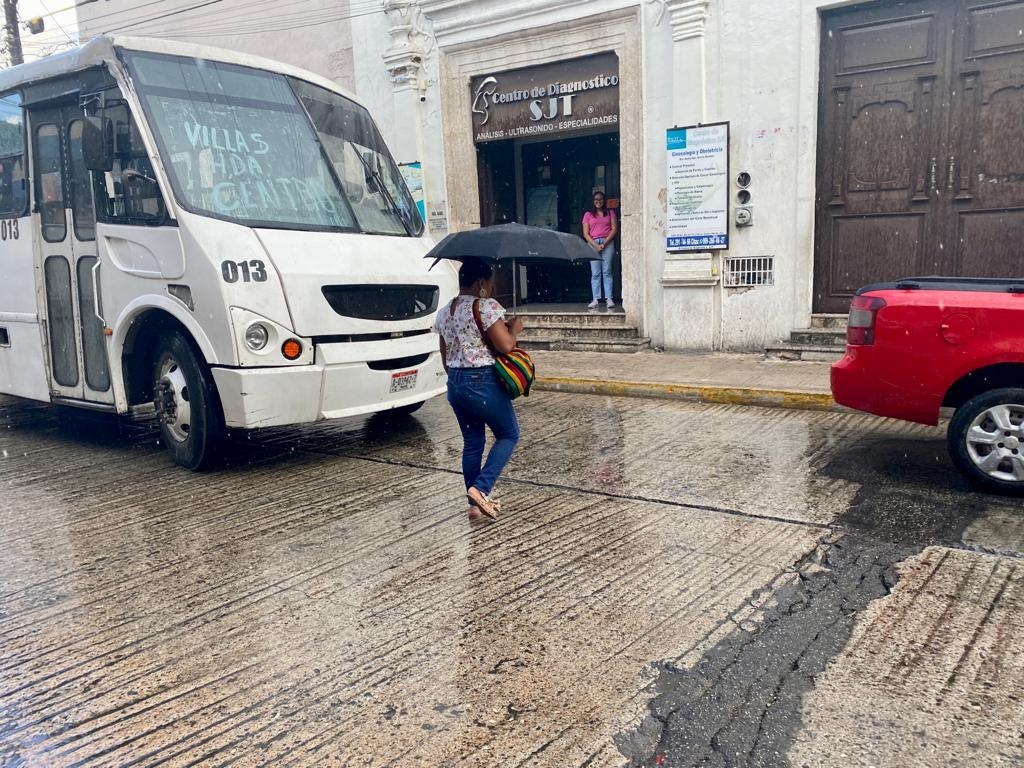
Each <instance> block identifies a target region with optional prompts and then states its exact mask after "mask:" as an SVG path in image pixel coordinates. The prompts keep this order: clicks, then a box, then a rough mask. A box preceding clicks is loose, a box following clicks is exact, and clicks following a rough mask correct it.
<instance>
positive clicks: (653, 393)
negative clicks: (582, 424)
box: [533, 376, 842, 411]
mask: <svg viewBox="0 0 1024 768" xmlns="http://www.w3.org/2000/svg"><path fill="white" fill-rule="evenodd" d="M533 387H534V389H538V390H542V391H549V392H576V393H579V394H587V395H616V396H620V397H660V398H669V399H675V400H690V401H693V402H701V403H725V404H729V405H759V406H766V407H770V408H795V409H799V410H807V411H831V410H836V409H840V408H841V407H842V406H839V405H837V404H836V401H835V400H833V399H832V395H830V394H828V393H827V392H795V391H792V390H786V389H761V388H758V387H726V386H719V385H703V384H658V383H653V382H635V381H605V380H602V379H582V378H579V379H577V378H568V377H560V376H544V377H543V378H541V377H538V378H537V380H536V381H535V382H534V385H533Z"/></svg>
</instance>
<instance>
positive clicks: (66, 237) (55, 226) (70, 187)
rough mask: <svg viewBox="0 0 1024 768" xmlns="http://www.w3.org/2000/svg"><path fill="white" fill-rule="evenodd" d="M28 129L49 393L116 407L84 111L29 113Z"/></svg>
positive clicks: (40, 110)
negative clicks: (101, 306)
mask: <svg viewBox="0 0 1024 768" xmlns="http://www.w3.org/2000/svg"><path fill="white" fill-rule="evenodd" d="M29 126H30V131H31V136H32V142H33V164H34V170H33V178H34V180H35V207H34V208H33V213H34V214H35V218H36V221H37V226H38V228H39V229H38V232H39V242H40V244H41V248H40V251H41V253H40V256H41V266H42V270H41V271H42V275H43V287H44V297H45V301H46V314H45V317H46V332H47V343H48V345H49V356H50V361H49V362H50V388H51V392H52V393H53V394H54V395H55V396H57V397H66V398H71V399H76V400H87V401H91V402H97V403H113V401H114V396H113V392H112V390H111V387H110V368H109V365H108V363H107V349H106V339H105V337H104V335H103V321H102V319H101V318H100V315H99V305H98V301H97V297H96V282H95V280H96V273H97V270H98V261H97V257H96V212H95V208H94V205H93V195H92V186H91V184H90V179H89V174H88V172H87V171H86V169H85V164H84V161H83V156H82V128H83V113H82V110H81V108H80V107H79V106H78V105H77V103H73V104H65V105H61V106H51V107H45V108H38V109H30V110H29Z"/></svg>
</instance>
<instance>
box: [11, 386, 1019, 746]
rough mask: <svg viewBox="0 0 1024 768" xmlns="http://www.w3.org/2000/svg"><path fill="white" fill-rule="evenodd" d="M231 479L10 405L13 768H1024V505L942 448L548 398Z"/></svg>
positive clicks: (273, 448) (318, 445) (797, 420)
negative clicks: (486, 423) (486, 485)
mask: <svg viewBox="0 0 1024 768" xmlns="http://www.w3.org/2000/svg"><path fill="white" fill-rule="evenodd" d="M518 412H519V414H520V420H521V425H522V430H523V440H522V442H521V444H520V447H519V449H518V450H517V453H516V455H515V456H514V458H513V461H512V463H511V465H510V467H509V469H508V471H507V473H506V478H505V479H504V480H503V482H502V483H501V485H500V486H499V489H498V492H499V493H498V495H500V496H501V497H502V498H503V500H504V501H505V507H506V510H508V511H507V512H506V515H505V516H504V518H503V519H502V520H501V521H500V522H498V523H487V522H482V523H473V524H471V523H469V522H468V521H466V520H465V518H464V505H463V504H462V503H461V481H460V477H459V475H458V473H457V468H458V465H459V451H460V446H461V442H460V439H459V436H458V430H457V427H456V425H455V424H454V421H453V419H452V417H451V415H450V413H449V411H448V409H447V406H446V404H445V403H444V402H443V401H440V400H435V401H433V402H432V403H429V404H428V405H427V406H426V407H425V408H424V409H423V410H421V411H420V412H419V413H417V414H416V415H415V416H414V417H413V418H411V419H408V420H406V421H399V422H395V421H392V420H388V419H382V418H378V417H374V418H367V419H352V420H345V421H342V422H340V423H334V424H322V425H314V426H310V427H305V428H290V429H275V430H267V431H264V432H260V433H255V434H251V435H247V436H243V437H241V438H240V439H238V440H236V441H234V443H233V444H232V446H231V450H230V454H229V463H228V466H227V467H226V468H225V469H223V470H221V471H218V472H214V473H208V474H191V473H188V472H184V471H181V470H178V469H176V468H174V467H173V466H171V465H170V463H169V460H168V459H167V458H166V457H165V455H164V453H163V451H162V450H161V449H160V447H159V446H158V445H156V443H155V440H154V435H153V433H152V432H151V431H149V430H147V429H146V428H144V427H137V426H127V425H117V424H112V423H110V422H108V421H106V420H102V419H99V420H96V419H85V420H82V419H77V418H76V419H63V418H60V417H59V412H58V411H57V410H55V409H52V408H46V407H41V406H36V405H34V404H31V403H26V402H23V401H14V400H10V399H7V400H4V399H0V487H2V489H3V490H2V492H0V520H2V528H0V536H2V550H0V552H2V553H3V554H2V555H0V667H2V670H3V675H2V678H0V765H4V766H72V765H116V766H129V765H131V766H155V765H169V766H184V765H202V766H207V765H209V766H221V765H236V766H251V765H274V766H314V765H316V766H319V765H330V766H334V765H353V766H356V765H359V766H363V765H373V766H384V765H401V766H442V765H444V766H448V765H452V766H454V765H479V766H517V765H522V766H531V765H538V766H548V765H550V766H570V765H578V766H613V765H634V766H638V765H644V766H646V765H670V766H673V765H679V766H684V765H723V766H725V765H758V766H774V765H786V764H790V765H794V766H803V765H807V766H811V765H813V766H833V765H865V766H867V765H876V766H903V765H915V766H917V765H921V766H928V765H936V766H938V765H964V766H978V765H1016V764H1019V763H1020V762H1021V760H1022V759H1024V746H1022V729H1024V708H1022V707H1024V705H1022V702H1024V653H1021V651H1022V649H1021V647H1020V646H1021V644H1022V643H1024V632H1022V631H1021V630H1022V628H1024V627H1022V623H1024V619H1022V616H1024V612H1022V611H1021V607H1022V603H1024V583H1022V574H1021V572H1020V568H1019V566H1020V565H1021V555H1020V553H1021V552H1022V551H1024V515H1022V509H1021V507H1022V504H1021V501H1020V500H1010V499H1001V498H998V497H992V496H985V495H980V494H976V493H973V492H971V491H970V490H969V489H968V488H967V487H966V485H965V484H964V483H963V481H962V480H961V479H960V477H959V476H958V475H957V474H956V472H955V471H954V470H953V468H952V467H951V465H950V464H949V461H948V459H947V458H946V455H945V450H944V446H943V440H942V433H941V431H940V430H937V429H931V428H926V427H918V426H914V425H906V424H900V423H896V422H889V421H883V420H879V419H874V418H872V417H868V416H861V415H855V414H840V413H814V412H801V411H781V410H769V409H758V408H743V407H739V406H703V405H694V404H684V403H674V402H668V401H653V400H642V399H625V398H623V399H619V398H606V397H598V396H586V395H562V394H554V393H537V395H535V396H534V397H531V398H530V399H529V400H528V401H524V402H522V403H521V405H520V406H519V408H518Z"/></svg>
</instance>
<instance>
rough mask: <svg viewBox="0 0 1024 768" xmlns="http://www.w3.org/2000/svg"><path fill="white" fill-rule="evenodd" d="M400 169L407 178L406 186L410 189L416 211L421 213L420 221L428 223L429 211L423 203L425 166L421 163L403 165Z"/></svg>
mask: <svg viewBox="0 0 1024 768" xmlns="http://www.w3.org/2000/svg"><path fill="white" fill-rule="evenodd" d="M398 168H399V170H400V171H401V172H402V176H403V177H404V178H405V185H406V186H407V187H408V188H409V194H411V195H412V199H413V202H415V203H416V210H418V211H419V212H420V219H421V220H423V221H426V218H427V211H426V208H425V206H424V202H423V166H421V165H420V164H419V163H402V164H401V165H399V166H398Z"/></svg>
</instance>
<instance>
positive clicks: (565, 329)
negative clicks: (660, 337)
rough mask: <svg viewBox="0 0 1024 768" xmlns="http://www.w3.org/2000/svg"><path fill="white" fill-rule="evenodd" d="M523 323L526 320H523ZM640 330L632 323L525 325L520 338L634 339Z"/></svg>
mask: <svg viewBox="0 0 1024 768" xmlns="http://www.w3.org/2000/svg"><path fill="white" fill-rule="evenodd" d="M523 322H524V323H525V322H526V320H524V321H523ZM639 335H640V332H639V331H638V330H637V329H636V327H634V326H632V325H621V324H616V325H603V326H596V325H558V324H554V323H551V324H547V325H533V324H532V323H531V324H530V325H527V326H526V327H525V328H524V329H523V333H522V335H521V336H520V337H519V338H521V339H532V338H537V337H553V336H557V337H560V338H564V339H581V340H583V339H635V338H638V337H639Z"/></svg>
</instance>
